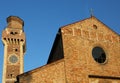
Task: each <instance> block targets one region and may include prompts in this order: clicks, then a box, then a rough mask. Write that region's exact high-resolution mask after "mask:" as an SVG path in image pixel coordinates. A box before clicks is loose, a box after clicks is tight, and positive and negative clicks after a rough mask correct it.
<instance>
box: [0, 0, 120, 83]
mask: <svg viewBox="0 0 120 83" xmlns="http://www.w3.org/2000/svg"><path fill="white" fill-rule="evenodd" d="M91 8H92V9H93V14H94V16H96V17H97V18H98V19H99V20H101V21H102V22H103V23H105V24H106V25H107V26H109V27H110V28H111V29H113V30H114V31H115V32H117V33H118V34H120V0H1V1H0V37H1V33H2V30H3V29H4V28H5V27H6V26H7V23H6V18H7V17H8V16H10V15H14V16H19V17H20V18H22V19H23V20H24V23H25V26H24V31H25V33H26V40H27V51H26V54H25V56H24V71H25V72H26V71H29V70H32V69H35V68H37V67H40V66H42V65H45V64H46V62H47V59H48V56H49V53H50V50H51V48H52V45H53V42H54V39H55V36H56V33H57V31H58V29H59V27H61V26H63V25H67V24H70V23H73V22H76V21H79V20H82V19H85V18H88V17H90V9H91ZM3 52H4V50H3V44H2V41H0V83H2V82H1V79H2V68H3V55H4V54H3Z"/></svg>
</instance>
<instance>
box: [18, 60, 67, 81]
mask: <svg viewBox="0 0 120 83" xmlns="http://www.w3.org/2000/svg"><path fill="white" fill-rule="evenodd" d="M64 70H65V69H64V60H60V61H57V62H55V63H54V62H53V63H51V64H48V65H46V66H43V67H41V68H37V69H35V70H33V71H31V72H28V73H26V74H25V75H21V76H20V79H19V83H66V82H65V71H64Z"/></svg>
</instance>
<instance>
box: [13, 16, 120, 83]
mask: <svg viewBox="0 0 120 83" xmlns="http://www.w3.org/2000/svg"><path fill="white" fill-rule="evenodd" d="M16 78H17V81H16V82H15V83H120V35H119V34H117V33H116V32H114V31H113V30H111V29H110V28H109V27H108V26H106V25H105V24H104V23H102V22H101V21H100V20H98V19H97V18H96V17H94V16H91V17H90V18H87V19H84V20H81V21H78V22H75V23H72V24H69V25H66V26H63V27H61V28H60V29H59V31H58V33H57V35H56V38H55V41H54V44H53V47H52V50H51V53H50V56H49V59H48V62H47V64H46V65H44V66H42V67H39V68H36V69H33V70H31V71H28V72H25V73H23V74H20V75H18V76H17V77H16Z"/></svg>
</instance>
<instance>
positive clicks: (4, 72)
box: [2, 39, 8, 83]
mask: <svg viewBox="0 0 120 83" xmlns="http://www.w3.org/2000/svg"><path fill="white" fill-rule="evenodd" d="M2 41H3V42H4V44H5V45H4V65H3V77H2V83H5V81H6V79H5V77H6V70H5V69H6V66H7V60H6V59H7V47H8V45H7V43H6V42H5V41H4V40H3V39H2Z"/></svg>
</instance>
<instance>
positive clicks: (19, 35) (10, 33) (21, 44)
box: [2, 16, 26, 83]
mask: <svg viewBox="0 0 120 83" xmlns="http://www.w3.org/2000/svg"><path fill="white" fill-rule="evenodd" d="M23 26H24V22H23V20H22V19H20V18H19V17H17V16H9V17H8V18H7V27H6V28H5V29H4V30H3V32H2V42H3V45H4V63H3V78H2V83H14V82H15V81H16V76H17V75H19V74H21V73H23V66H24V65H23V64H24V61H23V58H24V53H25V51H26V49H25V48H26V40H25V34H24V30H23Z"/></svg>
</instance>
